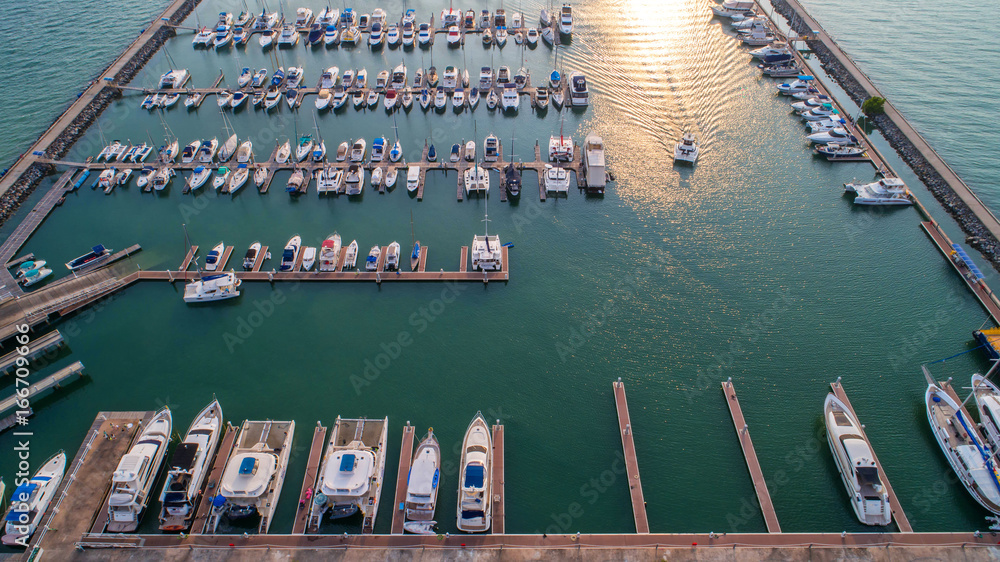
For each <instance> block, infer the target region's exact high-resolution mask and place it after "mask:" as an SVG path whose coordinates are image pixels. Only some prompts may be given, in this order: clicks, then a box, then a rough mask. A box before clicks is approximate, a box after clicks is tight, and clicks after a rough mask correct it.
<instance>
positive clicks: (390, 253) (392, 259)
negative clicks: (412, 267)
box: [379, 168, 399, 271]
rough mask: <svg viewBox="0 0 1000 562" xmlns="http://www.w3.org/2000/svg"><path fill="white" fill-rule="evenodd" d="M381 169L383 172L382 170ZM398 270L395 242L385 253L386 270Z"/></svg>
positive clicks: (397, 251)
mask: <svg viewBox="0 0 1000 562" xmlns="http://www.w3.org/2000/svg"><path fill="white" fill-rule="evenodd" d="M379 169H380V170H381V168H379ZM398 269H399V242H396V241H395V240H393V241H392V243H391V244H389V246H388V247H387V248H386V251H385V270H386V271H397V270H398Z"/></svg>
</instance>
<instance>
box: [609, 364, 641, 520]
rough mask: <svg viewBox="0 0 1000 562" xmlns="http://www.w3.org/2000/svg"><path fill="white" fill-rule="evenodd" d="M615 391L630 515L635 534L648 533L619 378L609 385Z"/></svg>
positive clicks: (622, 387) (623, 390)
mask: <svg viewBox="0 0 1000 562" xmlns="http://www.w3.org/2000/svg"><path fill="white" fill-rule="evenodd" d="M611 384H612V386H613V387H614V391H615V409H616V410H617V411H618V434H619V435H620V436H621V439H622V449H623V451H624V453H625V470H626V471H628V491H629V495H630V496H631V497H632V515H633V517H635V532H636V533H640V534H645V533H649V519H647V517H646V500H645V499H644V498H643V495H642V481H641V480H640V479H639V461H638V459H637V458H636V455H635V442H634V441H633V440H632V421H631V419H630V418H629V415H628V401H627V400H626V398H625V384H624V383H623V382H622V381H621V379H620V378H619V379H618V380H617V381H615V382H613V383H611Z"/></svg>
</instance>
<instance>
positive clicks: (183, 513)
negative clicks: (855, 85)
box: [160, 400, 223, 531]
mask: <svg viewBox="0 0 1000 562" xmlns="http://www.w3.org/2000/svg"><path fill="white" fill-rule="evenodd" d="M222 422H223V417H222V406H221V405H219V401H218V400H212V402H211V403H210V404H209V405H208V406H205V408H204V409H203V410H202V411H201V412H199V413H198V415H197V416H195V418H194V421H193V422H191V426H190V427H189V428H188V430H187V433H186V434H185V435H184V440H183V441H181V443H180V444H178V445H177V447H176V448H175V449H174V452H173V455H172V456H171V457H170V460H169V461H168V462H167V469H168V472H167V481H166V482H164V484H163V492H161V493H160V505H161V507H160V530H161V531H186V530H187V529H188V528H189V527H191V523H192V521H193V520H194V514H195V510H196V509H197V507H198V499H199V498H200V497H201V489H202V484H203V483H204V481H205V477H206V476H208V472H209V469H210V465H211V462H212V459H213V458H214V457H215V449H216V447H217V446H218V444H219V436H220V435H221V434H222V429H223V426H222Z"/></svg>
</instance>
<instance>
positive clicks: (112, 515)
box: [105, 408, 173, 533]
mask: <svg viewBox="0 0 1000 562" xmlns="http://www.w3.org/2000/svg"><path fill="white" fill-rule="evenodd" d="M172 427H173V419H172V418H171V415H170V409H169V408H163V409H161V410H160V411H158V412H156V414H154V415H153V418H152V419H151V420H150V421H149V423H148V424H146V427H145V428H143V430H142V433H140V434H139V436H138V437H136V440H135V444H134V445H132V448H131V449H129V451H128V452H127V453H126V454H125V456H123V457H122V458H121V460H120V461H119V462H118V468H116V469H115V471H114V472H113V473H112V474H111V492H110V494H109V495H108V523H107V527H106V529H105V530H106V531H107V532H108V533H130V532H132V531H135V530H136V529H137V528H138V527H139V519H140V517H142V512H143V511H144V510H145V509H146V504H147V503H148V502H149V492H150V489H151V488H152V487H153V482H154V481H155V480H156V475H157V474H158V473H159V471H160V465H161V464H163V457H164V455H165V454H166V452H167V445H168V444H169V443H170V434H171V431H172Z"/></svg>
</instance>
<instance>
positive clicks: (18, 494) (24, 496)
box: [10, 482, 38, 502]
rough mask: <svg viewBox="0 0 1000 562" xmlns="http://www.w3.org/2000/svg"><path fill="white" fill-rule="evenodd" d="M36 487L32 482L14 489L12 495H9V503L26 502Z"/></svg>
mask: <svg viewBox="0 0 1000 562" xmlns="http://www.w3.org/2000/svg"><path fill="white" fill-rule="evenodd" d="M37 487H38V484H35V483H34V482H27V483H25V484H21V485H20V486H18V487H17V488H15V489H14V493H13V494H11V495H10V501H12V502H14V501H17V502H21V501H27V500H28V498H30V497H31V492H34V491H35V488H37Z"/></svg>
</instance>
